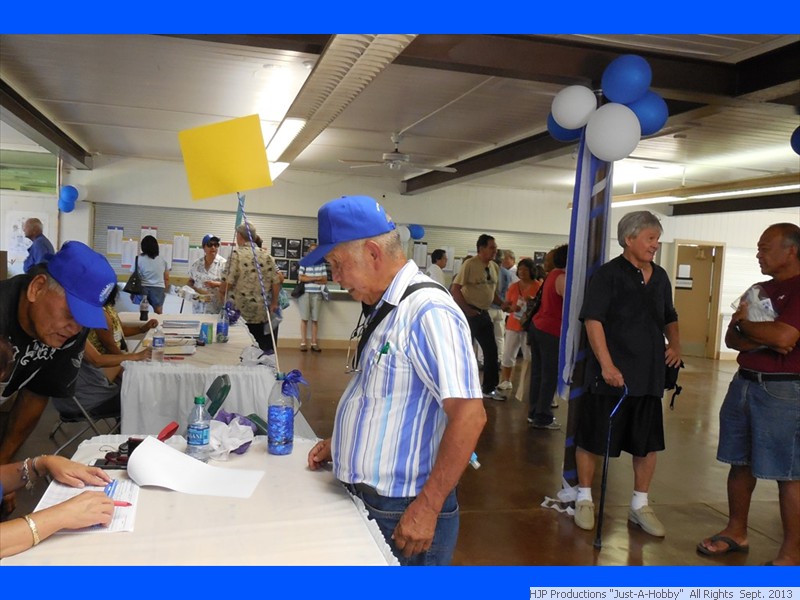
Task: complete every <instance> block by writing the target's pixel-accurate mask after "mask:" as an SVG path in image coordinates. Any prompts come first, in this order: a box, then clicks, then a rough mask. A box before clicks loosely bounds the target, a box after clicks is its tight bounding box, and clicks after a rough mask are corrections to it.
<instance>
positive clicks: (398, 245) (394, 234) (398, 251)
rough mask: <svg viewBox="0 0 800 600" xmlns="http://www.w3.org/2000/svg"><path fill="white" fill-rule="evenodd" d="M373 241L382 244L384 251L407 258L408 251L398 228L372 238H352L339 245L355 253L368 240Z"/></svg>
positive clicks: (348, 251)
mask: <svg viewBox="0 0 800 600" xmlns="http://www.w3.org/2000/svg"><path fill="white" fill-rule="evenodd" d="M370 240H371V241H373V242H375V243H376V244H378V246H380V248H381V250H382V251H383V253H384V254H385V255H387V256H391V257H393V258H401V257H402V258H405V256H406V253H405V250H404V249H403V242H402V241H400V233H399V232H398V231H397V229H393V230H392V231H388V232H386V233H382V234H380V235H376V236H375V237H371V238H363V239H360V240H352V241H350V242H344V243H342V244H340V245H339V247H340V248H342V249H343V250H344V251H345V252H347V253H348V254H353V253H354V252H355V251H356V250H358V249H360V248H361V247H363V246H364V244H366V243H367V242H368V241H370Z"/></svg>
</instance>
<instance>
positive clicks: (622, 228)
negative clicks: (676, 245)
mask: <svg viewBox="0 0 800 600" xmlns="http://www.w3.org/2000/svg"><path fill="white" fill-rule="evenodd" d="M650 227H652V228H653V229H658V231H659V232H661V233H664V228H663V227H662V226H661V221H659V220H658V217H657V216H655V215H654V214H653V213H651V212H650V211H649V210H637V211H634V212H631V213H628V214H627V215H625V216H624V217H622V218H621V219H620V220H619V225H617V243H618V244H619V245H620V246H622V247H623V248H627V244H626V243H625V240H627V239H628V238H632V237H636V236H637V235H639V232H641V231H642V230H643V229H648V228H650Z"/></svg>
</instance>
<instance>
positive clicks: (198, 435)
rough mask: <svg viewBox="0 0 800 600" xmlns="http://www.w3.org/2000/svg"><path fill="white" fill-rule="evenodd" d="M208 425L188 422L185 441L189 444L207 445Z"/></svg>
mask: <svg viewBox="0 0 800 600" xmlns="http://www.w3.org/2000/svg"><path fill="white" fill-rule="evenodd" d="M209 431H210V429H209V427H208V425H205V426H200V425H198V424H190V425H189V427H188V428H187V431H186V437H187V438H188V439H187V440H186V441H187V443H188V444H189V445H190V446H207V445H208V443H209Z"/></svg>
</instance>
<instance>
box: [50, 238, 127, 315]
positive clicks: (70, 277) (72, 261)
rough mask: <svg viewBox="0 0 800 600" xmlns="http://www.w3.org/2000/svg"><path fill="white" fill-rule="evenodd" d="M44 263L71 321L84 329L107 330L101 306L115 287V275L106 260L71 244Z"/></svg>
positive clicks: (95, 253) (78, 245) (79, 244)
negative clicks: (58, 287) (63, 298)
mask: <svg viewBox="0 0 800 600" xmlns="http://www.w3.org/2000/svg"><path fill="white" fill-rule="evenodd" d="M45 260H46V261H47V272H48V273H50V276H51V277H52V278H53V279H55V280H56V281H57V282H58V283H59V284H60V285H61V287H63V288H64V292H65V293H66V296H67V304H68V305H69V310H70V311H71V312H72V316H73V318H74V319H75V320H76V321H77V322H78V323H80V324H81V325H83V326H84V327H93V328H95V329H108V324H107V322H106V316H105V313H104V312H103V305H104V304H105V303H106V300H107V299H108V295H109V294H110V293H111V288H113V287H114V286H115V285H117V275H116V273H114V269H112V268H111V265H110V264H108V261H107V260H106V257H105V256H103V255H102V254H100V253H99V252H95V251H94V250H92V249H91V248H89V246H87V245H86V244H84V243H82V242H76V241H71V242H66V243H64V245H63V246H61V249H60V250H59V251H58V252H56V253H55V254H48V255H46V256H45Z"/></svg>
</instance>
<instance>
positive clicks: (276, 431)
mask: <svg viewBox="0 0 800 600" xmlns="http://www.w3.org/2000/svg"><path fill="white" fill-rule="evenodd" d="M276 379H277V381H276V382H275V385H274V386H273V387H272V392H270V395H269V403H268V406H267V451H268V452H269V453H270V454H278V455H285V454H291V453H292V450H293V449H294V398H293V397H292V396H289V395H286V394H284V392H283V385H282V384H283V380H284V379H285V375H284V374H283V373H278V374H277V375H276Z"/></svg>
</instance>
